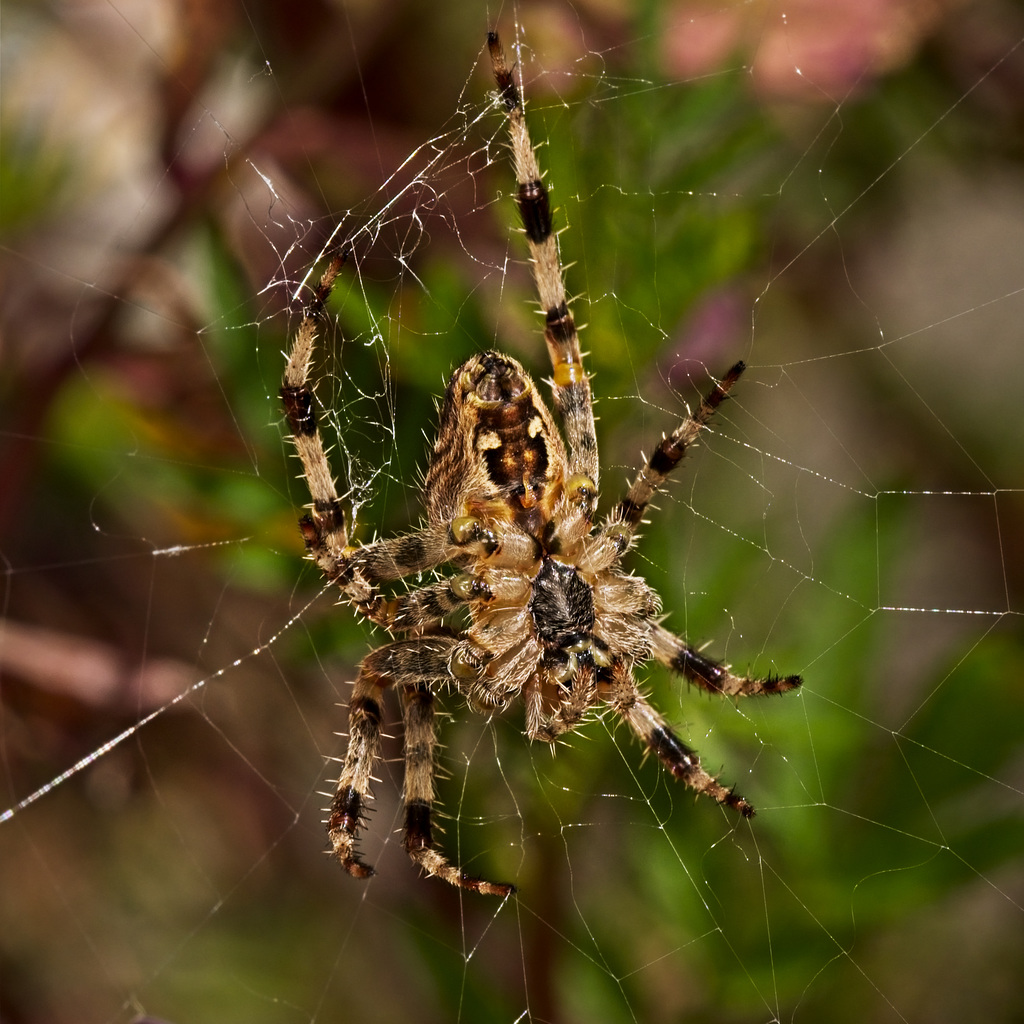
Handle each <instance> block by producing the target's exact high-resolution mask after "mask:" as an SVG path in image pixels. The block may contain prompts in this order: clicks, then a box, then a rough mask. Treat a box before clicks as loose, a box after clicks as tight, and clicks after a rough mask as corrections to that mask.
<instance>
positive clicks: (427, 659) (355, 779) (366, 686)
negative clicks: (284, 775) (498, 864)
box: [327, 635, 514, 896]
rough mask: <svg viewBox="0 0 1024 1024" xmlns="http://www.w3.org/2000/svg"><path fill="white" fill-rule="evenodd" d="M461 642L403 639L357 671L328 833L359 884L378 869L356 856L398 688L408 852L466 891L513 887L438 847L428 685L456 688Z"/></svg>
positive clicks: (374, 654)
mask: <svg viewBox="0 0 1024 1024" xmlns="http://www.w3.org/2000/svg"><path fill="white" fill-rule="evenodd" d="M458 643H459V641H458V640H457V639H456V638H455V637H448V636H440V635H439V636H424V637H416V638H413V639H409V640H398V641H396V642H395V643H391V644H387V645H386V646H384V647H379V648H378V649H377V650H375V651H372V652H371V653H370V654H368V655H367V656H366V657H365V658H364V659H363V663H362V665H361V666H360V668H359V675H358V677H357V679H356V682H355V685H354V687H353V690H352V698H351V700H350V701H349V726H348V728H349V735H348V750H347V752H346V754H345V761H344V764H343V766H342V771H341V775H340V777H339V778H338V782H337V786H336V789H335V793H334V799H333V800H332V802H331V814H330V817H329V819H328V822H327V831H328V835H329V837H330V840H331V846H332V848H333V850H334V855H335V856H336V857H337V858H338V860H339V861H340V862H341V865H342V867H343V868H344V869H345V870H346V871H347V872H348V873H349V874H350V875H353V876H354V877H356V878H369V877H370V876H371V875H372V874H373V873H374V870H373V868H372V867H371V866H370V865H369V864H367V863H366V862H365V861H364V860H362V858H361V857H360V856H359V854H358V853H357V852H356V841H357V840H358V838H359V830H360V828H361V827H362V825H363V819H364V814H365V811H366V807H367V805H368V803H369V801H370V798H371V793H370V782H371V779H372V775H373V768H374V765H375V764H376V762H377V760H378V759H379V758H380V734H381V724H382V722H383V717H384V716H383V710H382V708H381V693H382V691H383V690H384V689H386V688H387V687H388V686H390V685H391V684H392V683H395V684H397V685H398V686H400V687H401V690H402V710H403V717H404V721H405V849H406V851H407V852H408V854H409V856H410V857H411V858H412V859H413V861H415V862H416V863H417V864H419V865H420V866H421V867H422V868H423V869H424V870H425V871H426V872H427V873H428V874H432V875H437V876H439V877H440V878H442V879H444V881H446V882H449V883H450V884H452V885H456V886H459V887H461V888H463V889H471V890H473V891H474V892H481V893H484V894H487V895H494V896H507V895H508V894H509V893H511V892H512V891H514V886H511V885H509V884H507V883H501V882H488V881H486V880H485V879H482V878H475V877H473V876H471V875H467V874H466V873H465V872H463V871H462V870H461V869H459V868H458V867H456V866H454V865H452V864H451V863H449V861H448V860H447V858H446V857H445V856H444V854H443V853H441V852H440V851H439V850H438V849H437V848H436V847H434V846H433V844H432V837H431V823H430V815H431V807H432V805H433V799H434V797H433V788H434V786H433V779H434V767H433V765H434V747H435V745H436V739H435V736H434V724H433V717H434V711H433V702H434V698H433V695H432V693H431V692H430V684H431V683H437V682H445V681H447V682H450V681H451V670H450V668H449V662H450V660H451V657H452V654H453V652H454V651H455V649H456V647H457V645H458Z"/></svg>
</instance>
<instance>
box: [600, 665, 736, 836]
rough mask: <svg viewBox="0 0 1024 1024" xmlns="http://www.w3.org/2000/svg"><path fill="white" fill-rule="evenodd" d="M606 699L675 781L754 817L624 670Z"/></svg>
mask: <svg viewBox="0 0 1024 1024" xmlns="http://www.w3.org/2000/svg"><path fill="white" fill-rule="evenodd" d="M604 696H605V697H606V699H607V700H608V702H609V703H610V704H611V706H612V709H613V710H614V711H616V712H617V713H618V714H619V715H621V716H622V717H623V718H624V719H625V720H626V721H627V722H628V723H629V725H630V728H632V730H633V731H634V732H635V733H636V735H637V736H638V737H639V738H640V740H641V742H643V743H644V744H645V745H646V747H647V748H648V750H651V751H653V752H654V753H655V754H657V755H658V759H659V760H660V761H661V763H662V764H663V765H664V766H665V767H666V768H667V769H668V770H669V771H670V772H671V773H672V775H673V776H674V777H675V778H677V779H679V780H680V781H681V782H683V783H684V784H685V785H687V786H689V787H690V789H692V790H694V791H695V792H697V793H701V794H703V795H704V796H708V797H710V798H711V799H712V800H716V801H717V802H718V803H720V804H725V805H726V806H728V807H731V808H732V809H733V810H735V811H739V812H740V814H742V815H743V817H745V818H752V817H753V816H754V808H753V807H752V806H751V805H750V804H749V803H747V801H746V800H744V799H743V797H741V796H740V795H739V794H738V793H736V792H734V791H733V790H732V789H727V788H726V787H725V786H723V785H721V783H719V781H718V779H716V778H715V777H714V776H713V775H709V774H708V773H707V772H706V771H705V770H704V768H703V767H702V765H701V763H700V757H698V755H697V752H696V751H695V750H694V749H693V748H692V747H689V746H687V745H686V744H685V743H684V742H683V741H682V740H681V739H680V738H679V737H678V736H677V735H676V734H675V733H674V732H673V731H672V729H671V728H670V727H669V725H668V723H667V722H666V721H665V719H664V718H663V717H662V716H661V714H660V713H659V712H658V711H657V710H655V708H654V707H653V706H652V705H651V704H649V703H648V702H647V701H646V700H645V699H644V697H643V696H642V695H641V694H640V693H639V691H638V690H637V688H636V683H635V682H634V680H633V678H632V675H631V674H630V673H629V671H628V670H627V669H626V668H625V667H624V666H621V665H619V666H617V667H616V678H615V681H614V682H613V683H611V684H608V686H607V692H606V693H605V694H604Z"/></svg>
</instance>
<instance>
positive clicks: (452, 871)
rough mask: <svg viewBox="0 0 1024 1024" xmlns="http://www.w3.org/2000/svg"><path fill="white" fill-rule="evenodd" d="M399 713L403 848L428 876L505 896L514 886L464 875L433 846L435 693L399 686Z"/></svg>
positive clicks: (416, 686)
mask: <svg viewBox="0 0 1024 1024" xmlns="http://www.w3.org/2000/svg"><path fill="white" fill-rule="evenodd" d="M402 714H403V717H404V720H405V790H404V798H405V851H406V853H408V854H409V856H410V858H411V859H412V861H413V862H414V863H415V864H418V865H419V866H420V867H421V868H422V869H423V870H424V871H425V872H426V873H427V874H428V875H436V876H437V877H438V878H440V879H443V880H444V881H445V882H448V883H449V884H450V885H455V886H458V887H459V888H461V889H469V890H471V891H472V892H479V893H483V894H484V895H487V896H508V895H509V894H510V893H513V892H515V886H514V885H511V884H510V883H508V882H489V881H487V880H486V879H484V878H477V877H475V876H473V875H467V874H466V872H464V871H463V870H462V869H461V868H459V867H458V866H456V865H454V864H452V863H451V862H450V861H449V860H448V858H447V857H445V855H444V854H443V853H442V852H441V851H440V850H439V849H438V848H437V847H436V846H435V845H434V842H433V834H432V828H431V821H430V818H431V810H432V808H433V803H434V747H435V746H436V744H437V737H436V735H435V732H434V695H433V694H432V693H431V692H430V689H429V687H428V686H427V685H426V684H425V683H423V682H418V683H407V684H405V685H404V686H403V687H402Z"/></svg>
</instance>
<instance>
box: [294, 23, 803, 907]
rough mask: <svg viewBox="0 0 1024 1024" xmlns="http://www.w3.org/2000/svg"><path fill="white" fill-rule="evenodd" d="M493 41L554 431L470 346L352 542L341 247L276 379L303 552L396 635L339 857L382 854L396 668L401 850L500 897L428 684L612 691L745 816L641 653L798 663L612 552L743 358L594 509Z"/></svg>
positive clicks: (356, 767) (504, 72) (350, 776)
mask: <svg viewBox="0 0 1024 1024" xmlns="http://www.w3.org/2000/svg"><path fill="white" fill-rule="evenodd" d="M489 47H490V54H491V62H492V66H493V70H494V76H495V80H496V81H497V83H498V90H499V94H500V97H501V100H502V102H503V103H504V106H505V109H506V112H507V114H508V122H509V131H510V136H511V149H512V155H513V161H514V164H515V169H516V178H517V182H518V190H517V194H516V202H517V205H518V207H519V212H520V216H521V220H522V224H523V229H524V232H525V234H526V238H527V243H528V245H529V250H530V259H531V264H532V266H533V272H534V280H535V282H536V285H537V292H538V295H539V297H540V304H541V308H542V311H543V313H544V316H545V340H546V342H547V348H548V355H549V358H550V361H551V366H552V388H553V394H554V407H555V411H556V412H557V414H558V418H559V420H560V421H561V424H562V431H560V430H559V428H558V426H557V424H556V420H555V417H554V416H553V415H552V413H551V411H550V410H549V409H548V407H547V405H546V404H545V402H544V400H543V399H542V397H541V395H540V393H539V392H538V390H537V387H536V385H535V384H534V382H533V380H532V379H531V378H530V376H529V375H528V374H527V372H526V371H525V370H524V369H523V367H522V366H521V365H520V364H519V363H518V362H517V361H516V360H514V359H512V358H511V357H509V356H506V355H502V354H501V353H498V352H482V353H480V354H478V355H474V356H472V357H471V358H470V359H468V360H466V362H464V363H463V364H462V365H461V366H460V367H458V369H456V370H455V372H454V373H453V374H452V376H451V378H450V380H449V382H448V387H447V389H446V392H445V397H444V402H443V404H442V408H441V417H440V425H439V429H438V437H437V441H436V443H435V444H434V448H433V452H432V454H431V458H430V465H429V467H428V470H427V474H426V478H425V480H424V486H423V501H424V505H425V511H426V523H425V525H423V526H422V527H421V528H420V529H418V530H415V531H413V532H412V533H409V534H405V535H403V536H400V537H395V538H391V539H385V540H379V541H375V542H374V543H372V544H368V545H365V546H362V547H359V546H356V547H352V546H349V529H348V527H347V525H346V522H345V515H344V511H343V507H342V502H341V500H340V499H339V497H338V494H337V491H336V489H335V485H334V479H333V476H332V474H331V470H330V466H329V464H328V462H327V457H326V455H325V452H324V448H323V444H322V442H321V439H320V434H319V429H318V427H317V422H316V413H315V411H314V399H313V394H312V390H311V387H310V384H309V365H310V360H311V358H312V353H313V347H314V342H315V340H316V329H317V323H318V321H319V319H320V317H321V315H322V312H323V308H324V302H325V301H326V299H327V296H328V295H329V293H330V291H331V288H332V286H333V284H334V280H335V278H336V277H337V274H338V273H339V271H340V269H341V267H342V265H343V263H344V261H345V258H346V257H345V255H344V254H341V255H338V256H335V257H334V258H332V259H331V261H330V263H329V265H328V267H327V269H326V270H325V271H324V274H323V276H322V277H321V279H320V283H319V284H318V286H317V288H316V291H315V293H314V296H313V300H312V302H311V303H310V305H309V307H308V308H307V311H306V315H305V316H304V318H303V321H302V323H301V324H300V326H299V329H298V331H297V332H296V335H295V339H294V341H293V343H292V349H291V352H290V354H289V359H288V365H287V368H286V370H285V375H284V385H283V387H282V389H281V394H282V399H283V401H284V406H285V412H286V415H287V418H288V424H289V427H290V430H291V434H292V437H293V439H294V441H295V446H296V450H297V453H298V455H299V458H300V460H301V462H302V468H303V474H304V475H305V477H306V481H307V483H308V485H309V489H310V494H311V496H312V499H313V502H312V507H311V511H310V513H309V514H308V515H307V516H304V517H303V519H302V520H301V523H300V525H301V528H302V533H303V537H304V538H305V541H306V546H307V548H308V550H309V554H310V557H311V558H312V559H313V560H314V561H316V562H317V564H318V565H319V566H320V568H321V570H322V571H323V573H324V575H325V576H326V577H327V578H328V579H329V580H331V581H333V582H335V583H337V585H338V586H339V587H340V588H341V592H342V595H343V596H344V597H345V599H346V600H348V601H349V602H350V603H351V604H352V605H353V606H354V607H355V608H356V609H357V610H358V611H359V612H360V613H361V614H363V615H365V616H366V617H367V618H368V619H370V620H371V621H373V622H375V623H376V624H378V625H380V626H382V627H384V628H385V629H387V630H388V631H389V632H390V633H391V634H392V635H394V636H396V637H397V639H395V640H393V641H392V642H390V643H387V644H385V645H384V646H382V647H379V648H377V649H376V650H374V651H372V652H371V653H370V654H369V655H367V656H366V658H364V659H363V662H362V664H361V666H360V669H359V675H358V677H357V679H356V681H355V684H354V686H353V691H352V697H351V700H350V702H349V742H348V751H347V753H346V755H345V761H344V765H343V767H342V771H341V775H340V777H339V779H338V782H337V787H336V791H335V795H334V799H333V802H332V804H331V812H330V817H329V819H328V832H329V835H330V839H331V844H332V847H333V850H334V853H335V855H336V856H337V857H338V859H339V860H340V861H341V863H342V865H343V866H344V867H345V869H346V870H347V871H348V872H349V873H350V874H352V875H355V876H357V877H366V876H368V875H370V874H372V873H373V870H372V868H370V867H369V865H367V864H366V863H364V862H363V860H362V859H361V858H360V857H359V855H358V853H357V852H356V840H357V837H358V833H359V829H360V828H361V827H362V823H363V822H362V818H363V814H364V811H365V808H366V802H367V800H368V799H369V798H370V779H371V773H372V770H373V766H374V763H375V762H376V760H377V759H378V758H379V756H380V737H381V727H382V722H383V712H382V708H381V697H382V695H383V691H384V690H385V689H386V688H388V687H389V686H394V687H395V688H396V689H397V690H398V691H399V693H400V695H401V699H402V708H403V719H404V725H405V740H404V748H405V790H404V800H405V848H406V850H407V851H408V853H409V856H410V857H412V859H413V860H414V861H415V862H416V863H418V864H419V865H420V866H421V867H422V868H423V869H424V870H426V871H427V872H428V873H429V874H433V875H438V876H439V877H441V878H443V879H445V880H446V881H448V882H450V883H452V884H453V885H458V886H462V887H463V888H467V889H473V890H476V891H478V892H484V893H490V894H494V895H501V896H504V895H508V894H509V893H510V892H512V891H513V888H514V887H513V886H512V885H510V884H509V883H500V882H489V881H486V880H484V879H481V878H476V877H473V876H470V875H467V874H466V873H465V872H463V871H462V870H461V869H460V868H459V867H457V866H456V865H453V864H451V863H450V862H449V861H448V860H447V858H446V857H445V856H444V854H443V853H442V852H441V851H440V850H439V849H438V848H437V847H436V846H435V845H434V843H433V838H432V832H431V808H432V805H433V800H434V792H433V775H434V747H435V743H436V740H435V735H434V725H433V715H434V696H433V693H434V690H435V689H437V688H443V687H445V686H447V687H449V688H454V689H455V690H457V691H458V692H459V693H461V694H462V695H463V696H464V697H465V698H466V699H467V701H468V702H469V703H470V705H471V706H473V707H474V708H476V709H477V710H480V711H484V712H491V711H498V710H501V709H503V708H505V707H506V706H507V705H508V704H509V703H510V702H512V701H513V700H515V699H516V698H521V699H522V700H523V704H524V706H525V715H526V732H527V735H528V736H529V737H530V738H531V739H535V740H543V741H546V742H549V743H550V742H553V741H554V740H555V739H557V738H558V737H559V736H561V735H563V734H564V733H566V732H568V731H570V730H572V729H573V728H575V727H576V726H577V725H578V724H579V723H580V722H581V721H582V720H583V718H584V717H585V716H586V714H587V712H588V711H590V710H591V709H593V708H595V707H597V708H599V709H609V710H611V711H613V712H615V713H617V714H618V715H619V716H621V717H622V718H623V719H624V720H625V721H626V722H628V723H629V725H630V727H631V728H632V729H633V731H634V732H635V733H636V735H637V736H638V737H639V738H640V740H641V741H642V742H643V743H644V744H645V745H646V746H647V748H648V749H649V750H651V751H653V752H654V753H655V754H657V756H658V757H659V758H660V760H661V761H662V763H663V764H664V765H665V766H666V767H667V768H668V769H669V771H670V772H671V773H672V774H673V775H674V776H675V777H676V778H678V779H680V780H682V781H683V782H684V783H685V784H686V785H688V786H690V787H691V788H693V789H694V790H695V791H697V792H698V793H703V794H705V795H707V796H710V797H711V798H712V799H714V800H717V801H718V802H719V803H722V804H726V805H728V806H730V807H732V808H734V809H735V810H737V811H739V812H740V813H741V814H743V815H745V816H747V817H749V816H751V815H753V813H754V811H753V808H752V807H751V806H750V804H748V803H747V801H746V800H744V799H743V798H742V797H741V796H739V795H738V794H736V793H734V792H733V791H732V790H731V789H728V788H726V787H724V786H722V785H720V784H719V782H718V781H717V780H716V779H715V778H714V777H713V776H711V775H709V774H708V773H707V772H706V771H705V770H704V768H703V767H702V766H701V764H700V760H699V758H698V757H697V754H696V753H695V752H694V751H693V750H691V749H690V748H689V747H688V746H687V745H686V744H685V743H683V742H682V740H680V739H679V737H678V736H676V734H675V733H674V732H673V731H672V730H671V728H670V727H669V726H668V724H667V723H666V722H665V720H664V718H662V716H661V715H660V714H659V713H658V711H656V710H655V709H654V708H653V707H652V706H651V704H650V703H648V701H647V700H646V698H645V697H644V696H643V695H642V694H641V693H640V691H639V690H638V688H637V683H636V680H635V677H634V669H635V668H636V667H637V666H639V665H641V664H643V663H644V662H646V661H649V660H650V659H652V658H654V659H656V660H657V661H659V662H661V663H662V664H663V665H666V666H668V667H669V668H670V669H672V670H673V671H675V672H678V673H679V674H681V675H682V676H683V677H684V678H686V679H687V680H689V681H690V682H691V683H694V684H696V685H697V686H700V687H702V688H703V689H705V690H707V691H710V692H712V693H718V694H726V695H736V696H746V695H753V694H771V693H782V692H784V691H786V690H789V689H792V688H793V687H795V686H798V685H799V683H800V679H799V677H798V676H787V677H784V678H779V677H776V676H769V677H767V678H765V679H750V678H744V677H741V676H736V675H733V674H732V673H731V672H730V671H729V670H728V668H726V667H725V666H724V665H721V664H719V663H718V662H715V661H712V660H711V659H709V658H706V657H705V656H704V655H702V654H701V653H699V652H698V651H697V650H695V649H694V648H692V647H690V646H689V645H688V644H687V643H686V641H685V640H682V639H680V638H679V637H676V636H675V635H674V634H672V633H670V632H669V631H668V630H667V629H665V628H664V627H663V626H662V625H661V624H660V621H659V618H658V612H659V607H660V606H659V601H658V599H657V597H656V595H655V594H654V592H653V591H652V590H651V589H650V587H648V585H647V584H646V583H645V582H644V581H643V580H642V579H640V578H639V577H637V576H634V575H631V574H627V573H626V572H625V571H624V570H623V569H622V567H621V561H622V558H623V556H624V555H625V554H626V552H627V551H628V550H629V548H630V547H631V545H632V543H633V540H634V537H635V531H636V528H637V527H638V526H639V524H640V523H641V521H642V520H643V517H644V515H645V513H646V510H647V508H648V505H649V502H650V499H651V497H652V496H653V495H654V493H655V491H656V490H657V489H658V487H659V486H661V484H663V483H664V481H665V479H666V477H667V476H668V474H669V473H670V472H671V471H672V470H673V469H674V468H675V466H676V465H677V464H678V462H679V461H680V459H681V458H682V457H683V455H684V454H685V452H686V450H687V448H688V447H690V446H691V445H692V444H693V442H694V440H695V439H696V437H697V435H698V434H699V433H700V431H701V429H702V427H703V426H704V425H705V424H706V423H707V421H708V420H709V419H710V418H711V416H712V414H713V413H714V411H715V409H716V408H717V407H718V405H719V404H720V403H721V402H722V401H723V400H724V399H725V398H726V396H727V395H728V393H729V391H730V389H731V388H732V386H733V385H734V384H735V383H736V381H737V380H738V379H739V376H740V374H741V373H742V372H743V369H744V366H743V364H742V363H737V364H736V365H735V366H734V367H733V368H732V369H731V370H730V371H729V372H728V373H727V374H726V375H725V377H724V378H723V379H722V380H721V381H720V382H719V383H718V384H716V385H715V387H714V388H713V389H712V391H711V392H710V393H709V394H708V396H707V397H706V398H705V399H704V400H703V401H702V402H701V404H700V406H699V408H698V409H697V411H696V412H695V413H693V414H692V415H690V416H688V417H687V418H686V419H685V420H683V422H682V423H680V424H679V425H678V426H677V427H676V428H675V429H674V430H673V431H672V432H671V433H670V434H668V435H666V436H665V437H664V438H663V440H662V442H661V443H660V444H659V445H658V447H657V448H656V449H655V451H654V454H653V455H652V456H651V457H650V459H649V460H648V461H647V463H646V465H645V466H644V467H643V468H642V469H641V470H640V471H639V473H638V474H637V476H636V478H635V479H634V481H633V484H632V486H631V487H630V488H629V490H628V492H627V493H626V496H625V497H624V498H622V500H621V501H619V502H618V504H617V505H615V506H614V507H613V508H612V510H611V511H610V512H609V513H608V514H607V516H606V517H605V518H604V520H603V521H601V522H600V523H595V515H596V507H597V495H598V461H597V440H596V437H595V433H594V414H593V408H592V400H591V393H590V382H589V379H588V377H587V374H586V371H585V370H584V368H583V364H582V357H581V355H580V348H579V339H578V337H577V333H576V327H575V324H574V322H573V318H572V313H571V312H570V310H569V307H568V304H567V301H566V296H565V288H564V285H563V281H562V270H561V267H560V264H559V261H558V249H557V244H556V240H555V234H554V231H553V229H552V221H551V210H550V206H549V203H548V197H547V189H546V187H545V186H544V183H543V182H542V180H541V175H540V170H539V168H538V166H537V161H536V157H535V155H534V151H533V146H532V145H531V143H530V137H529V134H528V132H527V130H526V123H525V120H524V118H523V108H522V102H521V99H520V95H519V90H518V89H517V87H516V85H515V82H514V79H513V77H512V73H511V71H510V69H509V68H508V66H507V65H506V63H505V57H504V54H503V52H502V49H501V44H500V43H499V41H498V37H497V36H496V35H494V34H492V35H491V36H490V37H489ZM563 433H564V436H563ZM445 566H450V567H451V571H450V574H449V575H447V576H443V578H440V579H438V581H437V582H434V583H429V584H426V585H425V586H421V587H418V588H415V589H412V590H410V591H408V592H405V593H401V594H398V595H397V596H391V597H388V596H385V595H384V594H382V593H381V591H380V587H381V585H383V584H388V583H392V582H395V581H397V580H399V579H401V578H403V577H408V576H412V575H415V574H417V573H421V572H424V571H428V570H438V569H441V568H442V567H445Z"/></svg>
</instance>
